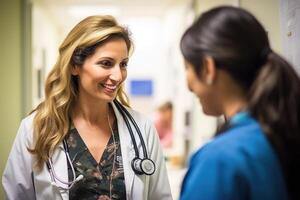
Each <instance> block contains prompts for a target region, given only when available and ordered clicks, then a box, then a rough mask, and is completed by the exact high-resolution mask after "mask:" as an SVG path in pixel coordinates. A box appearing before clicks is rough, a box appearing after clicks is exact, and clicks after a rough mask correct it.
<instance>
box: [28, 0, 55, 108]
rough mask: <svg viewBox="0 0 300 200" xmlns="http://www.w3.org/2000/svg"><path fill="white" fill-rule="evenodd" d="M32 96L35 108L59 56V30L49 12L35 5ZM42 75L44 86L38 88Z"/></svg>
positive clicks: (33, 14)
mask: <svg viewBox="0 0 300 200" xmlns="http://www.w3.org/2000/svg"><path fill="white" fill-rule="evenodd" d="M32 20H33V22H32V28H33V30H32V41H33V44H32V49H33V52H32V94H33V107H35V106H36V105H37V104H38V103H39V102H40V98H39V96H38V93H39V92H42V95H43V92H44V81H45V76H46V75H47V74H48V73H49V71H50V70H51V68H52V67H53V66H54V64H55V62H56V59H57V55H58V45H59V44H58V43H59V40H58V36H59V35H58V28H57V26H56V25H55V23H54V22H53V21H52V20H51V16H48V15H47V10H46V9H45V8H43V7H41V6H39V5H38V4H33V9H32ZM39 71H40V73H41V76H40V78H41V81H40V83H41V84H42V85H41V86H40V90H41V91H38V90H39V86H38V82H39V81H38V72H39Z"/></svg>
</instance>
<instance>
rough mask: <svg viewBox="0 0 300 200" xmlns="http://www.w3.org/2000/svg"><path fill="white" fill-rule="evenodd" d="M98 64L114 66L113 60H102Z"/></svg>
mask: <svg viewBox="0 0 300 200" xmlns="http://www.w3.org/2000/svg"><path fill="white" fill-rule="evenodd" d="M97 64H100V65H101V66H103V67H106V68H107V67H111V66H113V62H112V61H110V60H102V61H100V62H98V63H97Z"/></svg>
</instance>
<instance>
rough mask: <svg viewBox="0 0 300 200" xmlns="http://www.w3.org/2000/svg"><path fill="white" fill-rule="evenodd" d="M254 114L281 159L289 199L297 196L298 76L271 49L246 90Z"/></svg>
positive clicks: (299, 146)
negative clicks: (248, 90) (264, 62)
mask: <svg viewBox="0 0 300 200" xmlns="http://www.w3.org/2000/svg"><path fill="white" fill-rule="evenodd" d="M248 110H249V112H250V113H251V114H252V116H253V117H254V118H256V119H257V120H258V121H259V123H260V124H261V127H262V129H263V131H264V133H265V134H266V136H267V138H268V139H269V141H270V143H271V144H272V146H273V148H274V150H275V152H276V153H277V155H278V157H279V160H280V162H281V166H282V169H283V171H284V175H285V178H286V182H287V185H288V189H289V194H290V198H291V199H300V190H299V188H298V185H297V182H298V181H299V180H300V79H299V77H298V75H297V74H296V72H295V70H294V69H293V68H292V66H291V65H290V64H289V63H287V62H286V61H285V60H284V59H283V58H281V57H280V56H279V55H278V54H276V53H274V52H270V53H269V54H268V55H267V59H266V64H265V65H264V66H263V67H261V69H260V71H259V72H258V75H257V78H256V80H255V81H254V83H253V84H252V86H251V89H250V92H249V104H248Z"/></svg>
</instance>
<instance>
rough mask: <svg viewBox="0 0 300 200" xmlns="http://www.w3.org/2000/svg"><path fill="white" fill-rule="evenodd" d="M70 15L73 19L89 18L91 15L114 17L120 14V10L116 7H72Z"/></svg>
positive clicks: (69, 11)
mask: <svg viewBox="0 0 300 200" xmlns="http://www.w3.org/2000/svg"><path fill="white" fill-rule="evenodd" d="M68 13H69V14H70V15H71V16H72V17H80V18H82V17H87V16H91V15H112V16H117V15H119V14H120V8H119V7H116V6H79V5H77V6H71V7H70V8H69V9H68Z"/></svg>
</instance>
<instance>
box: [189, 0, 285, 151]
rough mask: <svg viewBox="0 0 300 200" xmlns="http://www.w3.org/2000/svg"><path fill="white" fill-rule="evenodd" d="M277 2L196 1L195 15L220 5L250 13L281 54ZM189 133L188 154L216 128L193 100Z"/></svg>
mask: <svg viewBox="0 0 300 200" xmlns="http://www.w3.org/2000/svg"><path fill="white" fill-rule="evenodd" d="M279 3H280V2H279V1H278V0H214V1H212V0H197V1H196V3H195V10H196V13H197V15H200V14H201V13H203V12H204V11H206V10H208V9H211V8H213V7H216V6H220V5H231V6H239V7H242V8H244V9H246V10H249V11H250V12H252V13H253V14H254V15H255V17H257V18H258V20H259V21H260V22H261V23H262V24H263V26H264V27H265V29H266V30H267V32H268V35H269V38H270V42H271V47H272V48H273V49H274V50H275V51H277V52H279V53H281V52H282V44H281V32H280V31H281V29H280V20H279V19H280V16H279V6H280V4H279ZM193 106H194V109H192V113H191V115H192V122H191V130H192V131H191V133H190V136H189V141H190V149H189V153H190V154H191V153H192V152H193V151H195V150H196V149H198V148H199V146H201V145H202V144H203V143H205V142H207V141H208V140H210V138H211V137H212V136H213V134H214V132H215V128H216V119H215V118H212V117H208V116H206V115H205V114H203V112H202V110H201V107H200V105H199V101H198V100H197V99H196V98H195V99H194V100H193Z"/></svg>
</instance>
